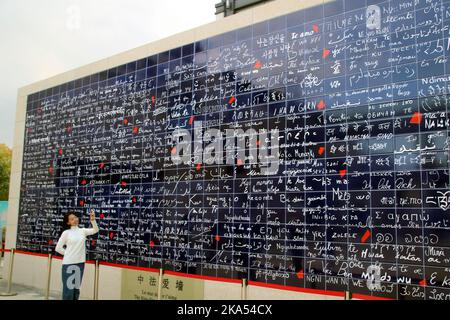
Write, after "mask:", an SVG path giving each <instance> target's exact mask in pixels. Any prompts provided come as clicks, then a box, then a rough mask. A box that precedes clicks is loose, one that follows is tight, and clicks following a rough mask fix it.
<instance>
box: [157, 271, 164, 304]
mask: <svg viewBox="0 0 450 320" xmlns="http://www.w3.org/2000/svg"><path fill="white" fill-rule="evenodd" d="M163 274H164V272H163V269H162V268H160V269H159V279H158V300H161V291H162V280H163Z"/></svg>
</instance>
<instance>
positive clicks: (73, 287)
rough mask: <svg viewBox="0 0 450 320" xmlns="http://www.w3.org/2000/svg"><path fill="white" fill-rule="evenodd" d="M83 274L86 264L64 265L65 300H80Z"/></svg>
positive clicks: (63, 297)
mask: <svg viewBox="0 0 450 320" xmlns="http://www.w3.org/2000/svg"><path fill="white" fill-rule="evenodd" d="M83 272H84V263H75V264H63V265H62V283H63V294H62V299H63V300H78V299H79V297H80V287H81V281H82V280H83Z"/></svg>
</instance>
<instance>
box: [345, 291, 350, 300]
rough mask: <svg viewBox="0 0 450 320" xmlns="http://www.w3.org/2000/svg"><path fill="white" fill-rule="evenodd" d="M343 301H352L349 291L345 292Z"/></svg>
mask: <svg viewBox="0 0 450 320" xmlns="http://www.w3.org/2000/svg"><path fill="white" fill-rule="evenodd" d="M344 299H345V300H352V293H351V292H350V291H345V298H344Z"/></svg>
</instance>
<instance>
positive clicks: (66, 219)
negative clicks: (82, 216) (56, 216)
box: [63, 212, 78, 231]
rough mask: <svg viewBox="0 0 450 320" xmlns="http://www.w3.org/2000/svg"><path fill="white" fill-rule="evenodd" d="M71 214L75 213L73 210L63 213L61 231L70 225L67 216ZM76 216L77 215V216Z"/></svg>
mask: <svg viewBox="0 0 450 320" xmlns="http://www.w3.org/2000/svg"><path fill="white" fill-rule="evenodd" d="M71 214H73V215H75V216H76V215H77V214H76V213H75V212H67V213H65V214H64V218H63V231H64V230H67V229H70V226H69V225H68V223H69V216H70V215H71ZM77 217H78V216H77Z"/></svg>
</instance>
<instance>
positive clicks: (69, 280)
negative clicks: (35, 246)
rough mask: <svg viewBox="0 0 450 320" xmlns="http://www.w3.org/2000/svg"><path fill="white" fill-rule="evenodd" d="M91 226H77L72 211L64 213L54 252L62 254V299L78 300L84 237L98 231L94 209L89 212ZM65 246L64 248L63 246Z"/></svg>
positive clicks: (82, 269) (83, 258) (75, 217)
mask: <svg viewBox="0 0 450 320" xmlns="http://www.w3.org/2000/svg"><path fill="white" fill-rule="evenodd" d="M90 221H91V224H92V228H80V227H78V223H79V219H78V217H77V215H76V214H74V213H70V212H69V213H66V214H65V215H64V220H63V224H64V228H65V230H64V232H63V233H62V234H61V237H60V238H59V240H58V243H57V244H56V249H55V250H56V252H58V253H60V254H62V255H63V256H64V258H63V261H62V282H63V294H62V298H63V300H78V299H79V297H80V287H81V281H82V279H83V272H84V264H85V262H86V237H87V236H90V235H93V234H95V233H97V232H98V226H97V223H96V222H95V213H94V210H91V212H90ZM64 246H65V248H64Z"/></svg>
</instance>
